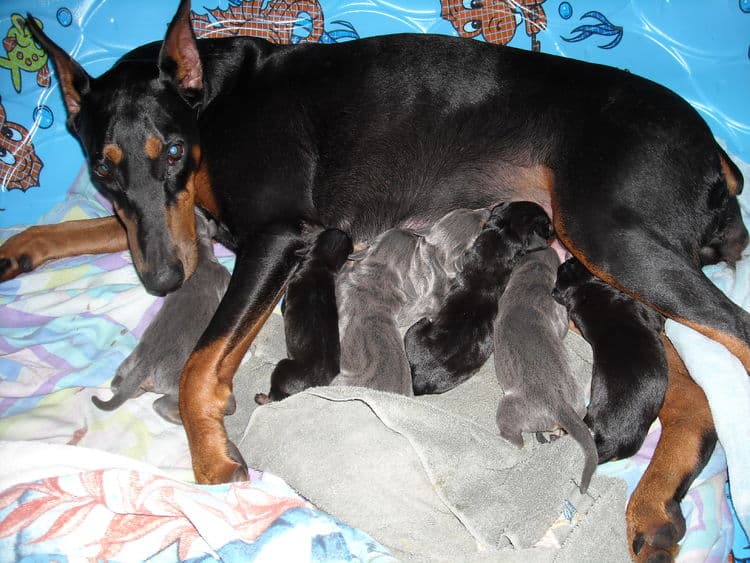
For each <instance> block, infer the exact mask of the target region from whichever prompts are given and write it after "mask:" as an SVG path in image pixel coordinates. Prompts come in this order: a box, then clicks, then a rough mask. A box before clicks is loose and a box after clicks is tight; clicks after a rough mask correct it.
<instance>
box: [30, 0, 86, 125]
mask: <svg viewBox="0 0 750 563" xmlns="http://www.w3.org/2000/svg"><path fill="white" fill-rule="evenodd" d="M26 26H27V27H28V28H29V31H30V32H31V34H32V35H33V36H34V39H36V41H37V42H38V43H39V44H40V45H41V46H42V48H43V49H44V50H45V51H46V52H47V54H49V55H50V56H51V57H52V62H53V64H54V66H55V72H56V73H57V78H58V80H59V81H60V90H62V96H63V101H64V102H65V108H66V109H67V110H68V125H69V126H70V127H71V129H73V130H75V117H76V116H77V115H78V113H79V112H80V111H81V100H82V99H83V97H84V96H85V95H86V94H88V92H89V90H90V89H91V77H90V76H89V75H88V73H87V72H86V71H85V70H83V67H82V66H81V65H79V64H78V63H77V62H76V61H74V60H73V58H72V57H71V56H70V55H68V53H66V52H65V51H63V50H62V49H61V48H60V47H58V46H57V44H55V43H54V42H53V41H52V40H51V39H50V38H49V37H47V35H46V34H45V33H44V32H43V31H42V28H41V22H40V21H39V20H37V19H36V18H35V17H34V16H32V15H31V14H27V15H26Z"/></svg>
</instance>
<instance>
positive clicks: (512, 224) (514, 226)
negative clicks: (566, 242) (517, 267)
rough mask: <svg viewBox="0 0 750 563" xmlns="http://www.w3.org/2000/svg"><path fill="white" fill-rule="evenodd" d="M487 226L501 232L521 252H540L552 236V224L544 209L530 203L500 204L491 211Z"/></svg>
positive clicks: (547, 244)
mask: <svg viewBox="0 0 750 563" xmlns="http://www.w3.org/2000/svg"><path fill="white" fill-rule="evenodd" d="M487 225H488V226H489V227H491V228H496V229H498V230H500V231H503V232H504V234H505V235H506V237H508V239H509V241H515V242H517V243H518V244H519V246H520V249H519V250H521V251H522V252H524V253H526V252H533V251H535V250H542V249H543V248H547V246H549V243H550V240H551V238H552V236H553V231H552V223H551V222H550V219H549V217H548V216H547V213H546V212H545V211H544V209H543V208H542V207H541V206H540V205H538V204H536V203H534V202H531V201H513V202H509V203H508V202H506V203H501V204H499V205H497V206H495V207H494V208H493V209H492V212H491V214H490V218H489V220H488V221H487Z"/></svg>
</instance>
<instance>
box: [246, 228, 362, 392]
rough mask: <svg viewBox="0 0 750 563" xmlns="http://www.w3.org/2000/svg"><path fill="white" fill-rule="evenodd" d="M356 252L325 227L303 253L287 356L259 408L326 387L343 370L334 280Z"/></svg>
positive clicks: (288, 306) (289, 295) (289, 299)
mask: <svg viewBox="0 0 750 563" xmlns="http://www.w3.org/2000/svg"><path fill="white" fill-rule="evenodd" d="M352 250H353V247H352V241H351V239H350V238H349V236H348V235H347V234H346V233H344V232H343V231H339V230H338V229H327V230H325V231H323V232H322V233H320V235H318V238H317V239H316V240H315V242H314V243H313V244H312V245H311V246H310V248H309V250H307V251H306V252H305V254H304V256H303V258H302V262H301V263H300V265H299V266H298V268H297V270H296V271H295V273H294V275H293V276H292V278H291V279H290V280H289V286H288V288H287V291H286V299H285V306H284V335H285V337H286V347H287V355H288V356H289V358H288V359H285V360H281V361H280V362H279V363H278V364H277V365H276V368H275V369H274V370H273V373H272V374H271V390H270V391H269V392H268V394H267V395H266V394H265V393H258V394H257V395H255V402H256V403H258V404H259V405H263V404H266V403H268V402H271V401H280V400H281V399H284V398H286V397H288V396H289V395H293V394H295V393H299V392H300V391H303V390H304V389H307V388H308V387H314V386H317V385H328V384H329V383H330V382H331V380H332V379H333V378H334V377H335V376H336V374H337V373H338V372H339V359H340V355H341V348H340V345H339V317H338V312H337V308H336V287H335V280H336V273H337V272H338V271H339V270H340V269H341V266H343V265H344V262H346V259H347V257H348V256H349V254H351V252H352Z"/></svg>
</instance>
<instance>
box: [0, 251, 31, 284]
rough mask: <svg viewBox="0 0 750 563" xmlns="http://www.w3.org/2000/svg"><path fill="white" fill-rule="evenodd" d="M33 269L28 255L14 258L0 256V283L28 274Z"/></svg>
mask: <svg viewBox="0 0 750 563" xmlns="http://www.w3.org/2000/svg"><path fill="white" fill-rule="evenodd" d="M1 250H2V249H0V251H1ZM33 269H34V265H33V262H32V260H31V256H29V255H28V254H22V255H20V256H15V257H3V256H2V254H0V282H4V281H7V280H12V279H13V278H15V277H16V276H18V275H20V274H25V273H26V272H30V271H31V270H33Z"/></svg>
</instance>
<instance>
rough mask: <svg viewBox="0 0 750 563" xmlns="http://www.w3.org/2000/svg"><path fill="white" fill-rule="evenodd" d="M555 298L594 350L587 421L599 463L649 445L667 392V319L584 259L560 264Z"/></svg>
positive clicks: (628, 455) (631, 453)
mask: <svg viewBox="0 0 750 563" xmlns="http://www.w3.org/2000/svg"><path fill="white" fill-rule="evenodd" d="M553 296H554V298H555V299H556V300H557V301H558V303H560V304H562V305H565V307H566V308H567V309H568V312H569V314H570V318H571V320H572V321H573V322H574V324H575V325H576V327H578V329H579V330H580V331H581V334H582V335H583V337H584V338H585V339H586V341H587V342H588V343H589V344H590V345H591V347H592V349H593V352H594V370H593V373H592V379H591V400H590V402H589V407H588V411H587V413H586V417H585V418H584V422H585V423H586V424H588V426H589V428H591V430H592V431H593V432H594V440H595V441H596V449H597V452H598V453H599V463H604V462H605V461H609V460H611V459H622V458H626V457H630V456H632V455H633V454H634V453H636V452H637V451H638V449H639V448H640V447H641V445H642V444H643V440H644V439H645V438H646V434H648V429H649V427H650V426H651V423H652V422H653V421H654V420H655V419H656V416H657V415H658V413H659V409H660V408H661V405H662V402H663V401H664V393H665V392H666V390H667V376H668V368H667V357H666V353H665V351H664V345H663V344H662V342H661V339H660V336H659V335H660V333H661V332H662V330H663V328H664V318H663V317H662V316H661V315H659V314H658V313H657V312H656V311H654V310H653V309H651V308H649V307H647V306H646V305H644V304H643V303H639V302H638V301H636V300H635V299H633V298H632V297H629V296H627V295H625V294H624V293H622V292H621V291H619V290H618V289H615V288H614V287H612V286H610V285H607V284H605V283H604V282H602V281H601V280H599V279H598V278H595V277H594V276H593V275H592V274H591V273H590V272H589V271H588V270H587V269H586V268H585V267H584V266H583V265H582V264H581V263H580V262H579V261H578V260H576V259H575V258H571V259H570V260H567V261H565V262H564V263H563V264H561V265H560V268H559V269H558V274H557V283H556V285H555V289H554V290H553Z"/></svg>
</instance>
